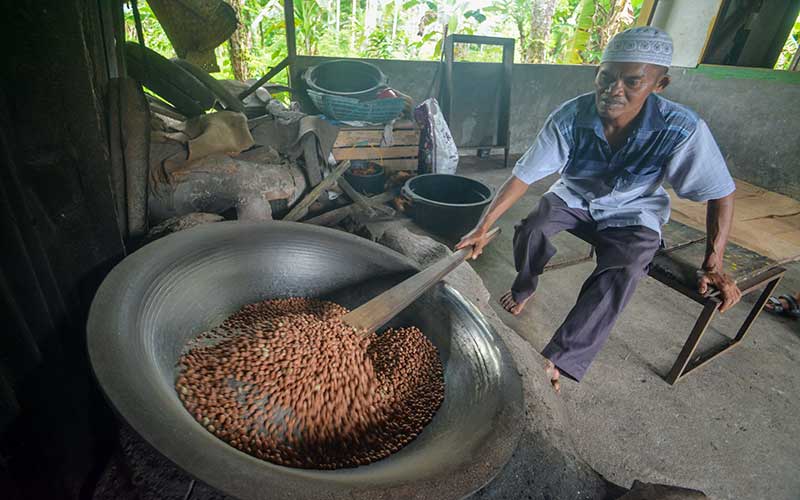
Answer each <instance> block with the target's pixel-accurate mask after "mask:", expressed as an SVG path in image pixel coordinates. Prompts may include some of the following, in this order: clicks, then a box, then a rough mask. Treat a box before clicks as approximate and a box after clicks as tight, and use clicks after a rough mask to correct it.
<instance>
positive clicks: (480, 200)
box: [403, 174, 494, 239]
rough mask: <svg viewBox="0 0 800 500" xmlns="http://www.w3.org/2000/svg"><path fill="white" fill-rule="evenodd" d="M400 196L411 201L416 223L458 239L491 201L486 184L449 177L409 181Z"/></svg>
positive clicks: (427, 175)
mask: <svg viewBox="0 0 800 500" xmlns="http://www.w3.org/2000/svg"><path fill="white" fill-rule="evenodd" d="M403 195H404V196H405V197H407V198H408V199H410V200H411V202H412V205H413V210H412V216H413V217H414V221H415V222H416V223H417V224H419V225H420V226H421V227H423V228H425V229H427V230H428V231H430V232H432V233H434V234H437V235H439V236H442V237H445V238H448V239H456V238H460V237H461V236H463V235H464V234H466V233H467V232H469V231H470V230H471V229H472V228H473V227H475V224H477V223H478V219H480V217H481V214H482V213H483V211H484V210H485V209H486V207H487V206H488V205H489V203H491V202H492V199H493V198H494V192H493V191H492V188H490V187H489V186H487V185H486V184H484V183H482V182H480V181H476V180H475V179H470V178H468V177H462V176H460V175H450V174H424V175H419V176H417V177H414V178H413V179H409V180H408V181H407V182H406V184H405V185H404V186H403Z"/></svg>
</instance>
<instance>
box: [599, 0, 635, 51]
mask: <svg viewBox="0 0 800 500" xmlns="http://www.w3.org/2000/svg"><path fill="white" fill-rule="evenodd" d="M635 20H636V17H635V16H634V15H633V6H632V5H631V1H630V0H617V1H616V2H611V8H610V9H609V15H608V18H607V19H606V25H605V26H603V27H602V28H601V29H600V47H599V48H600V49H604V48H605V46H606V44H608V42H609V41H610V40H611V38H613V37H614V35H616V34H617V33H619V32H620V31H623V30H625V29H627V28H629V27H630V26H631V25H632V24H633V21H635Z"/></svg>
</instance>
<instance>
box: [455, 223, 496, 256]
mask: <svg viewBox="0 0 800 500" xmlns="http://www.w3.org/2000/svg"><path fill="white" fill-rule="evenodd" d="M488 232H489V230H488V229H484V228H482V227H480V226H478V227H476V228H475V229H473V230H472V231H470V232H468V233H467V234H465V235H464V236H463V237H462V238H461V241H459V242H458V244H457V245H456V250H461V249H462V248H467V247H469V246H471V247H472V253H471V254H470V256H469V257H467V259H472V260H475V259H477V258H478V257H479V256H480V255H481V254H482V253H483V247H485V246H486V244H487V243H489V239H488V238H487V237H486V233H488Z"/></svg>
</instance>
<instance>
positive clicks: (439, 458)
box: [88, 222, 522, 499]
mask: <svg viewBox="0 0 800 500" xmlns="http://www.w3.org/2000/svg"><path fill="white" fill-rule="evenodd" d="M415 269H416V268H415V266H414V265H413V264H412V263H411V262H410V261H409V260H408V259H406V258H405V257H403V256H402V255H400V254H398V253H396V252H393V251H391V250H389V249H386V248H384V247H382V246H380V245H377V244H375V243H371V242H369V241H367V240H365V239H362V238H359V237H356V236H353V235H350V234H346V233H343V232H339V231H336V230H332V229H325V228H318V227H315V226H311V225H307V224H296V223H285V222H272V223H244V222H222V223H216V224H210V225H206V226H200V227H197V228H194V229H190V230H186V231H182V232H180V233H176V234H173V235H171V236H168V237H166V238H163V239H161V240H158V241H156V242H154V243H151V244H149V245H147V246H145V247H144V248H142V249H141V250H139V251H137V252H136V253H134V254H132V255H130V256H129V257H127V258H126V259H125V260H124V261H122V262H121V263H120V264H119V265H118V266H117V267H116V268H114V270H113V271H112V272H111V273H110V274H109V275H108V277H107V278H106V279H105V281H104V282H103V284H102V286H101V287H100V289H99V291H98V293H97V296H96V297H95V299H94V302H93V304H92V308H91V312H90V316H89V324H88V345H89V354H90V358H91V363H92V366H93V368H94V371H95V375H96V376H97V379H98V380H99V382H100V385H101V386H102V388H103V390H104V391H105V394H106V395H107V397H108V399H109V400H110V401H111V403H112V404H113V406H114V407H115V408H116V410H117V411H118V412H119V414H120V415H121V416H122V417H123V418H125V420H127V421H128V422H129V423H130V424H131V426H133V428H134V429H135V430H136V431H137V432H138V433H139V434H141V435H142V436H143V437H144V438H145V439H146V440H147V441H148V442H150V444H152V445H153V446H154V447H155V448H156V449H157V450H159V451H160V452H161V453H163V454H164V455H165V456H166V457H168V458H169V459H170V460H172V461H173V462H175V463H176V464H177V465H179V466H180V467H182V468H183V469H185V470H186V471H188V472H189V473H190V474H192V475H194V476H195V477H196V478H198V479H200V480H202V481H204V482H206V483H208V484H209V485H211V486H213V487H214V488H217V489H219V490H221V491H222V492H224V493H227V494H230V495H233V496H236V497H239V498H242V499H262V498H263V499H266V498H370V499H374V498H415V497H416V498H437V499H444V498H460V497H463V496H465V495H468V494H469V493H471V492H474V491H475V490H477V489H479V488H481V487H482V486H484V485H485V484H486V483H488V482H489V481H490V480H491V479H492V478H493V477H494V475H495V474H496V473H497V472H498V471H499V470H500V468H501V467H502V466H503V465H504V464H505V463H506V461H507V460H508V458H509V457H510V456H511V453H512V451H513V449H514V446H515V445H516V442H517V438H518V429H519V425H518V424H519V422H520V419H521V412H522V389H521V384H520V379H519V375H518V373H517V371H516V368H515V367H514V365H513V361H512V360H511V358H510V355H509V353H508V351H507V350H506V347H505V346H504V344H503V343H502V341H501V340H500V338H499V337H498V336H497V335H496V334H495V332H494V331H493V330H492V329H491V327H490V326H489V325H488V324H487V323H486V322H485V321H484V319H483V317H482V316H481V314H480V313H479V312H478V311H477V310H476V309H475V308H474V307H473V306H472V305H471V304H470V303H469V302H467V301H465V300H464V299H463V298H462V297H461V295H459V294H458V292H456V291H455V290H453V289H452V288H450V287H448V286H445V285H442V284H440V285H437V286H436V287H435V288H434V289H432V290H430V291H429V292H427V293H426V294H425V295H423V296H422V297H421V298H420V299H418V300H417V301H416V302H415V303H414V304H412V305H411V306H409V307H408V308H407V309H406V310H405V311H404V312H403V313H401V315H400V316H399V317H397V318H396V319H395V320H394V321H393V324H394V325H400V324H414V325H417V326H419V327H420V328H421V329H422V331H423V332H424V333H425V334H426V335H427V336H428V337H429V338H430V339H431V341H432V342H433V343H434V344H435V345H436V347H437V348H438V349H439V353H440V355H441V357H442V362H443V363H444V366H445V383H446V394H445V400H444V403H443V404H442V407H441V408H440V409H439V411H438V413H437V414H436V416H435V418H434V419H433V421H432V422H431V423H430V424H429V425H428V426H427V427H426V428H425V430H424V431H423V432H422V434H420V436H419V437H418V438H417V439H416V440H414V441H413V442H412V443H410V444H409V445H408V446H407V447H405V448H404V449H402V450H401V451H400V452H398V453H396V454H394V455H391V456H390V457H388V458H386V459H384V460H381V461H379V462H376V463H374V464H371V465H368V466H363V467H358V468H354V469H344V470H337V471H314V470H302V469H292V468H288V467H282V466H278V465H273V464H270V463H267V462H263V461H261V460H258V459H255V458H252V457H250V456H248V455H246V454H244V453H242V452H240V451H238V450H236V449H235V448H233V447H230V446H228V445H227V444H225V443H224V442H223V441H220V440H219V439H217V438H216V437H215V436H213V435H212V434H210V433H209V432H207V431H206V430H205V429H203V427H202V426H200V425H199V424H198V423H196V422H195V421H194V419H193V418H192V417H191V416H190V415H189V413H188V412H187V411H186V410H185V409H184V408H183V406H182V405H181V403H180V401H179V400H178V397H177V395H176V393H175V391H174V389H173V381H174V377H175V374H176V367H175V362H176V360H177V358H178V356H179V353H180V351H181V349H182V348H183V347H184V345H185V344H186V342H187V341H188V340H189V339H191V338H193V337H194V336H196V335H197V334H199V333H200V332H202V331H204V330H206V329H208V328H209V327H211V326H214V325H216V324H219V323H220V322H221V321H222V320H223V319H224V318H225V317H226V316H228V315H229V314H231V313H233V312H234V311H236V310H238V309H239V308H240V307H241V306H243V305H245V304H247V303H251V302H255V301H259V300H264V299H267V298H273V297H285V296H314V297H322V298H327V299H331V300H334V301H337V302H339V303H341V304H343V305H345V306H348V307H353V306H356V305H358V304H360V303H362V302H364V301H365V300H366V299H369V298H371V297H372V296H374V295H376V294H378V293H379V292H381V291H383V290H385V289H386V288H388V287H390V286H392V285H394V284H396V283H397V282H399V281H400V280H401V279H403V278H405V277H407V276H408V275H409V274H410V273H412V272H414V271H415Z"/></svg>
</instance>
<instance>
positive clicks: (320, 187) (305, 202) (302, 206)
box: [283, 161, 350, 221]
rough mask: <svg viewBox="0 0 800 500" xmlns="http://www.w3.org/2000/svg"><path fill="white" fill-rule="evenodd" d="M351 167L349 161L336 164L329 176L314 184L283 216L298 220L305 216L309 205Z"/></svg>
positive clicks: (286, 218)
mask: <svg viewBox="0 0 800 500" xmlns="http://www.w3.org/2000/svg"><path fill="white" fill-rule="evenodd" d="M348 168H350V162H349V161H343V162H342V163H340V164H339V165H337V166H336V168H335V169H333V171H331V173H330V174H328V176H327V177H325V178H324V179H322V182H320V183H319V184H317V185H316V186H314V189H312V190H311V191H310V192H309V193H308V194H307V195H306V197H305V198H303V199H302V200H300V201H299V202H298V203H297V204H296V205H295V206H294V207H292V209H291V210H290V211H289V213H288V214H286V216H285V217H284V218H283V220H286V221H296V220H299V219H300V218H302V217H303V216H305V214H306V213H308V207H310V206H311V204H312V203H314V202H315V201H317V198H319V197H320V195H321V194H322V192H323V191H324V190H326V189H328V188H329V187H331V186H333V184H334V183H335V182H336V181H337V180H339V177H341V175H342V174H343V173H344V171H345V170H347V169H348Z"/></svg>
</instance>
